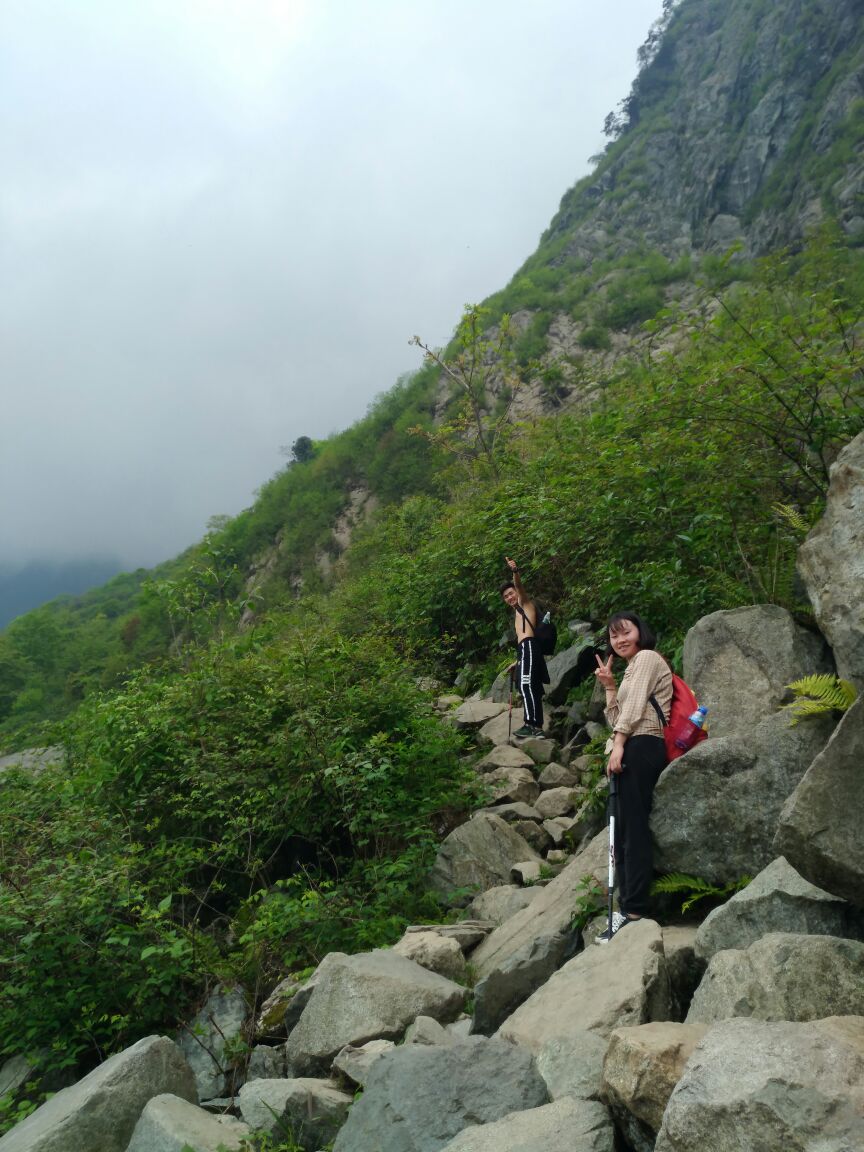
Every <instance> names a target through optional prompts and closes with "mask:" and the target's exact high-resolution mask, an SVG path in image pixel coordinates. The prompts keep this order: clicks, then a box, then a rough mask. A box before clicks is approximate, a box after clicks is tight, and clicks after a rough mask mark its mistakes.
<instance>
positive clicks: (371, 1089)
mask: <svg viewBox="0 0 864 1152" xmlns="http://www.w3.org/2000/svg"><path fill="white" fill-rule="evenodd" d="M546 1101H547V1094H546V1085H545V1084H544V1083H543V1079H542V1077H541V1076H540V1073H539V1072H538V1071H537V1069H536V1067H535V1066H534V1060H533V1058H532V1056H531V1054H530V1053H529V1052H526V1051H525V1050H524V1049H522V1048H516V1047H513V1046H511V1045H509V1044H502V1043H500V1042H499V1041H497V1040H486V1039H484V1038H482V1037H469V1038H468V1039H467V1040H460V1041H458V1042H457V1043H455V1044H453V1045H451V1046H450V1047H446V1048H445V1047H438V1046H426V1045H421V1044H410V1045H406V1046H403V1047H401V1048H396V1049H395V1050H394V1051H393V1052H389V1053H387V1054H386V1055H384V1056H382V1057H381V1059H380V1060H378V1061H377V1063H376V1064H375V1065H374V1066H373V1068H372V1071H371V1072H370V1074H369V1078H368V1079H367V1081H366V1089H365V1091H364V1092H363V1095H362V1096H361V1097H360V1099H359V1100H358V1101H357V1102H356V1104H355V1105H354V1107H353V1108H352V1109H351V1112H350V1114H349V1117H348V1121H347V1123H346V1124H345V1127H344V1128H343V1129H342V1131H341V1132H340V1133H339V1135H338V1136H337V1138H336V1143H335V1145H334V1148H333V1152H370V1150H371V1149H375V1152H437V1150H438V1149H440V1148H443V1147H445V1145H446V1144H447V1143H448V1142H449V1141H450V1140H452V1139H453V1137H454V1136H456V1135H457V1134H458V1133H459V1132H461V1131H462V1129H463V1128H466V1127H468V1125H469V1124H488V1123H490V1122H492V1121H495V1120H500V1119H502V1118H503V1117H504V1116H507V1115H508V1114H509V1113H510V1112H517V1111H522V1110H524V1109H526V1108H536V1107H538V1106H539V1105H541V1104H545V1103H546Z"/></svg>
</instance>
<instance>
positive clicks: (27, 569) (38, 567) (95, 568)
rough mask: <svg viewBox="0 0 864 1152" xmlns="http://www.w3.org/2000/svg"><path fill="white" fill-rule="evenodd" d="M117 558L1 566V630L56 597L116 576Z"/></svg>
mask: <svg viewBox="0 0 864 1152" xmlns="http://www.w3.org/2000/svg"><path fill="white" fill-rule="evenodd" d="M122 570H123V565H122V564H121V563H120V561H119V560H117V559H116V558H108V557H92V558H88V559H83V560H30V561H28V562H27V563H25V564H14V565H13V564H6V565H2V566H0V628H5V627H6V625H7V624H9V623H10V622H11V621H12V620H14V619H15V618H16V617H18V616H23V615H24V613H25V612H30V611H32V609H34V608H38V607H39V605H40V604H44V603H45V602H46V601H48V600H54V599H56V598H57V597H58V596H78V595H80V594H81V593H82V592H87V591H89V590H90V589H91V588H96V587H98V586H99V585H100V584H104V583H105V581H106V580H110V579H111V577H112V576H116V575H117V573H118V572H121V571H122Z"/></svg>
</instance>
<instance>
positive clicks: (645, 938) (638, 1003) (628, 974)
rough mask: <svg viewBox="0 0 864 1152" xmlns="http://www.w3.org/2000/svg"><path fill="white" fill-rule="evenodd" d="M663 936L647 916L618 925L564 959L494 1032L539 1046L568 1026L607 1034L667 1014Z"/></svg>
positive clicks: (567, 1031) (536, 1049)
mask: <svg viewBox="0 0 864 1152" xmlns="http://www.w3.org/2000/svg"><path fill="white" fill-rule="evenodd" d="M669 1009H670V1001H669V977H668V973H667V971H666V959H665V956H664V954H663V936H662V933H661V930H660V926H659V925H658V924H655V922H654V921H653V920H647V919H646V920H640V921H638V922H635V923H633V924H631V925H629V926H628V927H627V928H625V929H622V931H620V932H618V933H617V935H616V936H615V937H614V938H613V939H612V940H611V941H610V942H609V943H608V944H606V945H602V946H592V947H590V948H586V949H585V951H584V952H581V953H580V954H579V955H578V956H576V957H574V959H572V960H570V961H568V962H567V963H566V964H565V965H564V967H563V968H560V969H559V970H558V971H557V972H556V973H555V974H554V975H553V976H551V977H550V978H549V980H548V981H547V982H546V983H545V984H544V985H543V986H542V987H541V988H539V989H538V990H537V991H536V992H535V993H534V994H533V995H532V996H531V997H529V999H528V1000H526V1001H525V1003H524V1004H522V1005H521V1007H519V1008H517V1009H516V1011H515V1012H514V1013H513V1014H512V1015H511V1016H510V1017H508V1019H507V1020H505V1021H504V1023H503V1024H502V1025H501V1027H500V1028H499V1029H498V1032H497V1033H496V1035H497V1036H499V1037H500V1038H501V1039H502V1040H509V1041H510V1042H511V1043H514V1044H521V1045H522V1046H523V1047H525V1048H528V1049H530V1050H531V1051H532V1052H539V1051H540V1049H541V1048H542V1047H543V1045H544V1044H546V1043H547V1042H548V1041H549V1040H554V1039H558V1038H561V1037H566V1036H568V1035H570V1034H571V1033H573V1032H577V1031H589V1032H597V1033H599V1034H600V1035H601V1036H608V1035H609V1033H610V1032H611V1031H612V1029H613V1028H620V1027H623V1026H625V1025H632V1024H646V1023H648V1022H649V1021H652V1020H667V1019H668V1018H669Z"/></svg>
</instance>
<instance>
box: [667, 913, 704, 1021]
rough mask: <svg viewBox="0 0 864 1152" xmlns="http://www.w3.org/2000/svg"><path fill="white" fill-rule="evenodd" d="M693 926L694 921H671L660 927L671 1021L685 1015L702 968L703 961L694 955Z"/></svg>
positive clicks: (695, 932) (678, 1019)
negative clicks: (691, 922)
mask: <svg viewBox="0 0 864 1152" xmlns="http://www.w3.org/2000/svg"><path fill="white" fill-rule="evenodd" d="M696 935H697V929H696V926H695V925H694V924H672V925H669V926H668V927H665V928H664V929H663V954H664V955H665V957H666V969H667V971H668V973H669V994H670V997H671V1011H670V1013H669V1016H670V1019H671V1020H677V1021H681V1020H683V1019H684V1017H685V1016H686V1015H687V1011H688V1009H689V1007H690V1001H691V1000H692V999H693V993H694V992H695V991H696V988H697V986H698V984H699V981H700V980H701V979H702V974H703V972H704V971H705V962H704V960H701V959H699V957H698V956H697V955H696Z"/></svg>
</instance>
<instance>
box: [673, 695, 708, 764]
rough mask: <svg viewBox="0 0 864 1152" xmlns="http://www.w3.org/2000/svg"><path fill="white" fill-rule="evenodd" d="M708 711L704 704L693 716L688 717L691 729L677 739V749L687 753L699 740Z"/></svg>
mask: <svg viewBox="0 0 864 1152" xmlns="http://www.w3.org/2000/svg"><path fill="white" fill-rule="evenodd" d="M707 712H708V709H707V708H705V707H704V706H703V705H702V704H700V705H699V707H698V708H697V709H696V711H695V712H694V713H693V715H692V716H690V717H688V720H687V723H688V724H689V725H690V727H689V728H688V729H687V731H686V732H682V734H681V735H680V736H678V737H676V739H675V747H676V748H680V749H681V751H682V752H687V751H688V750H689V749H690V748H692V747H693V745H694V744H695V743H696V741H697V739H698V738H699V733H700V732H701V731H702V729H703V728H704V726H705V716H706V714H707Z"/></svg>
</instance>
